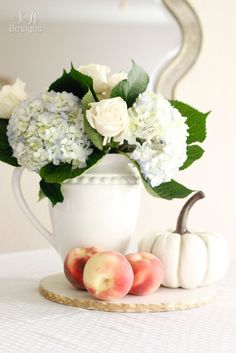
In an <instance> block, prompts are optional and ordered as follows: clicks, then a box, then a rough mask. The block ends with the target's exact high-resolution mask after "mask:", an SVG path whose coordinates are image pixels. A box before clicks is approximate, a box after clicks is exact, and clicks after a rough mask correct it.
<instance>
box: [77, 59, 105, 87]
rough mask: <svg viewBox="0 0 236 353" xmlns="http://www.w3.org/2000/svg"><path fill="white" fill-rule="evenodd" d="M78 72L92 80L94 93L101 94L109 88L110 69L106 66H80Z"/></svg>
mask: <svg viewBox="0 0 236 353" xmlns="http://www.w3.org/2000/svg"><path fill="white" fill-rule="evenodd" d="M78 70H79V72H81V73H82V74H84V75H88V76H90V77H92V79H93V89H94V91H95V92H96V93H102V92H104V91H106V90H107V88H108V87H109V84H108V74H109V73H110V71H111V69H110V68H109V67H108V66H104V65H98V64H88V65H81V66H79V68H78Z"/></svg>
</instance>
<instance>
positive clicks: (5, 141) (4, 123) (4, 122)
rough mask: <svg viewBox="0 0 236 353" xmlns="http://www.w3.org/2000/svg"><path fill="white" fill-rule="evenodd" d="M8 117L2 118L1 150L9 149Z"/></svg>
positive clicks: (0, 124)
mask: <svg viewBox="0 0 236 353" xmlns="http://www.w3.org/2000/svg"><path fill="white" fill-rule="evenodd" d="M7 125H8V120H7V119H0V150H7V149H9V142H8V137H7Z"/></svg>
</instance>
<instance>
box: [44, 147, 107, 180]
mask: <svg viewBox="0 0 236 353" xmlns="http://www.w3.org/2000/svg"><path fill="white" fill-rule="evenodd" d="M104 155H105V153H104V152H102V151H99V150H97V149H94V151H93V153H92V154H91V155H90V156H89V157H88V158H87V161H86V163H87V166H86V167H84V168H73V166H72V165H71V164H69V163H62V164H60V165H54V164H53V163H50V164H47V165H46V166H44V167H42V168H41V169H40V176H41V178H43V179H44V180H45V181H46V182H47V183H62V182H63V181H65V180H67V179H73V178H76V177H78V176H80V175H82V174H83V173H84V172H86V171H87V170H89V169H90V168H92V167H93V166H94V165H95V164H97V163H98V162H99V161H100V160H101V159H102V158H103V157H104Z"/></svg>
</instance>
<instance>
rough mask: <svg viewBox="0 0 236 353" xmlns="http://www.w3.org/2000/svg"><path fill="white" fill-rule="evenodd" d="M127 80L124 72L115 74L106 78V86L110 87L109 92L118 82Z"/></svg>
mask: <svg viewBox="0 0 236 353" xmlns="http://www.w3.org/2000/svg"><path fill="white" fill-rule="evenodd" d="M125 79H127V73H126V72H117V73H116V74H113V75H111V76H110V77H109V78H108V84H109V86H110V90H112V88H114V87H115V86H116V85H117V84H118V83H119V82H120V81H123V80H125Z"/></svg>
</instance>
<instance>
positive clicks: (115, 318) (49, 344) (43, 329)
mask: <svg viewBox="0 0 236 353" xmlns="http://www.w3.org/2000/svg"><path fill="white" fill-rule="evenodd" d="M61 270H62V264H61V262H60V259H59V257H58V256H57V254H56V252H55V251H54V250H52V249H50V250H40V251H34V252H24V253H14V254H6V255H1V256H0V352H1V353H13V352H14V353H26V352H27V353H35V352H37V353H46V352H51V353H59V352H60V353H75V352H81V353H106V352H109V353H110V352H111V353H118V352H119V353H121V352H122V353H132V352H134V353H139V352H140V353H141V352H142V353H144V352H145V353H151V352H153V353H154V352H155V353H182V352H184V353H235V352H236V262H232V264H231V267H230V270H229V272H228V274H227V276H226V277H225V279H224V281H223V282H222V283H221V284H220V285H221V286H222V287H223V290H221V291H220V295H219V296H218V298H217V299H216V301H215V302H214V303H213V304H210V305H208V306H205V307H202V308H199V309H192V310H187V311H179V312H166V313H147V314H133V313H131V314H128V313H127V314H120V313H106V312H95V311H86V310H81V309H77V308H73V307H67V306H63V305H59V304H55V303H52V302H49V301H47V300H45V299H44V298H42V297H41V296H40V295H39V293H38V291H37V286H38V282H39V279H40V278H42V277H44V276H45V275H48V274H51V273H55V272H59V271H61Z"/></svg>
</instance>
